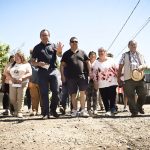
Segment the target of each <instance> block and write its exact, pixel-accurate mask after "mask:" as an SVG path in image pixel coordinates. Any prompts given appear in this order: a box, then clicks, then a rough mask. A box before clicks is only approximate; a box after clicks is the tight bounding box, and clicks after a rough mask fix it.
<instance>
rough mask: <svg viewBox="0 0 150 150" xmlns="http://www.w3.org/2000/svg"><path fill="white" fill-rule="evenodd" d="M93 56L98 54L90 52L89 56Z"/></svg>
mask: <svg viewBox="0 0 150 150" xmlns="http://www.w3.org/2000/svg"><path fill="white" fill-rule="evenodd" d="M91 55H96V52H94V51H90V52H89V55H88V56H89V57H90V56H91Z"/></svg>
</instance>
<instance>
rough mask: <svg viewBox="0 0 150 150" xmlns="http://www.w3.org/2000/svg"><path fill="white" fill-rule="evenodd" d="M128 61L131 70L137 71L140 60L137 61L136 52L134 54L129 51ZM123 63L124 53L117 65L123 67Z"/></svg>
mask: <svg viewBox="0 0 150 150" xmlns="http://www.w3.org/2000/svg"><path fill="white" fill-rule="evenodd" d="M129 61H130V68H131V70H133V69H137V68H138V66H140V65H141V62H140V59H139V56H138V53H137V52H135V53H132V52H131V51H130V52H129ZM124 63H125V53H124V54H123V55H122V57H121V59H120V61H119V64H122V65H123V64H124Z"/></svg>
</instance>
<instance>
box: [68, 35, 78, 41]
mask: <svg viewBox="0 0 150 150" xmlns="http://www.w3.org/2000/svg"><path fill="white" fill-rule="evenodd" d="M74 39H76V40H77V41H78V39H77V38H76V37H75V36H74V37H71V38H70V42H71V41H73V40H74Z"/></svg>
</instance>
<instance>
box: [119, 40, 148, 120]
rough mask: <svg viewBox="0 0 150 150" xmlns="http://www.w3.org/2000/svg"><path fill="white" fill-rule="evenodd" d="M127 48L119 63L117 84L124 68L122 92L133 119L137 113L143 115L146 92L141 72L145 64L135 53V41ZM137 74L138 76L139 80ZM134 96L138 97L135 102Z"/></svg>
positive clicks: (141, 57)
mask: <svg viewBox="0 0 150 150" xmlns="http://www.w3.org/2000/svg"><path fill="white" fill-rule="evenodd" d="M128 48H129V51H128V52H125V53H124V54H123V55H122V58H121V60H120V62H119V70H118V84H119V85H121V79H120V77H121V74H122V69H123V67H124V80H125V85H124V90H125V94H126V95H127V98H128V103H129V110H130V112H131V116H132V117H135V116H137V115H138V112H139V113H141V114H144V109H143V108H142V106H143V104H144V102H145V98H146V90H145V88H144V79H143V78H144V76H143V73H142V71H143V69H144V68H145V66H146V64H145V60H144V58H143V56H142V55H141V54H140V53H139V52H138V51H137V42H136V41H134V40H131V41H129V43H128ZM135 73H136V74H135ZM137 73H138V74H139V79H138V76H137V75H138V74H137ZM134 75H136V76H134ZM136 94H137V96H138V98H137V100H136V99H135V95H136Z"/></svg>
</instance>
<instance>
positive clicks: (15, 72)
mask: <svg viewBox="0 0 150 150" xmlns="http://www.w3.org/2000/svg"><path fill="white" fill-rule="evenodd" d="M9 70H10V74H11V76H12V77H13V78H15V79H20V78H22V76H23V75H25V74H26V73H29V72H31V73H32V69H31V65H30V64H29V63H25V64H17V63H16V64H15V65H14V66H13V67H11V66H10V67H9ZM23 82H29V79H27V80H25V81H23Z"/></svg>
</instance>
